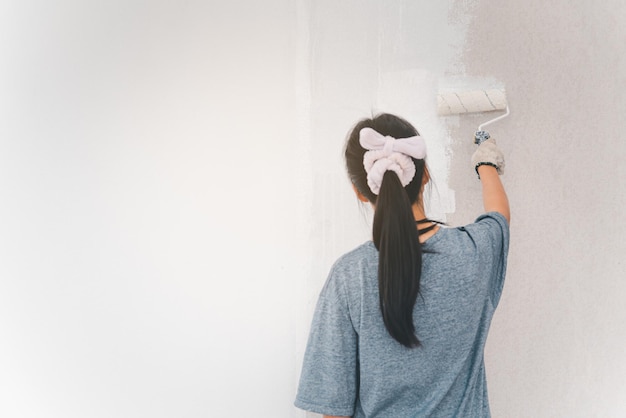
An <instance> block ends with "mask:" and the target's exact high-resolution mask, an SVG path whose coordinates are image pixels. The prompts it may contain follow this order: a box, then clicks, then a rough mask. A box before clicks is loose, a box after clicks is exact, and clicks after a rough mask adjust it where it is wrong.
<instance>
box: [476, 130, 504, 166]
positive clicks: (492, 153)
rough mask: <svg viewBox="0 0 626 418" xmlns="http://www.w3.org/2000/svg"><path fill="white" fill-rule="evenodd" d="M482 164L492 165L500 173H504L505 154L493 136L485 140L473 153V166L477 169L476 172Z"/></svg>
mask: <svg viewBox="0 0 626 418" xmlns="http://www.w3.org/2000/svg"><path fill="white" fill-rule="evenodd" d="M481 165H490V166H492V167H495V168H496V170H498V174H500V175H502V174H504V155H503V154H502V151H500V148H498V146H497V145H496V140H495V139H493V138H489V139H487V140H486V141H483V142H482V143H481V144H480V145H479V146H478V149H477V150H476V152H474V154H473V155H472V167H474V169H475V170H476V174H478V167H479V166H481Z"/></svg>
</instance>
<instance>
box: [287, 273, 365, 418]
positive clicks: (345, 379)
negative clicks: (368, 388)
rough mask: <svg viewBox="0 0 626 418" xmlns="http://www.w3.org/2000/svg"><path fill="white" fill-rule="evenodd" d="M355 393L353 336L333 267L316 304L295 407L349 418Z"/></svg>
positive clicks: (339, 281) (337, 277)
mask: <svg viewBox="0 0 626 418" xmlns="http://www.w3.org/2000/svg"><path fill="white" fill-rule="evenodd" d="M357 392H358V360H357V333H356V331H355V329H354V326H353V325H352V321H351V319H350V313H349V307H348V301H347V297H346V293H345V288H344V283H343V281H342V280H340V273H339V271H338V269H337V268H336V266H335V267H333V269H332V270H331V273H330V275H329V277H328V279H327V281H326V284H325V285H324V288H323V289H322V292H321V294H320V297H319V299H318V302H317V307H316V310H315V314H314V316H313V323H312V325H311V332H310V334H309V340H308V343H307V348H306V352H305V355H304V362H303V367H302V374H301V376H300V384H299V387H298V394H297V396H296V401H295V406H297V407H298V408H300V409H304V410H307V411H312V412H317V413H319V414H326V415H340V416H352V414H353V413H354V408H355V402H356V397H357Z"/></svg>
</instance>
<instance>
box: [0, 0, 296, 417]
mask: <svg viewBox="0 0 626 418" xmlns="http://www.w3.org/2000/svg"><path fill="white" fill-rule="evenodd" d="M295 17H296V13H295V8H294V6H293V5H292V3H291V2H290V1H288V0H282V1H281V0H275V1H274V0H271V1H269V2H262V3H259V2H251V1H247V2H222V3H220V4H219V6H217V5H216V4H215V3H214V2H203V1H195V2H194V1H190V2H173V1H139V0H133V1H128V0H124V1H113V2H98V1H54V2H51V1H3V2H1V3H0V54H1V55H0V61H1V63H0V149H1V151H0V196H1V199H2V204H0V219H1V220H2V221H1V223H0V225H1V226H0V258H1V262H0V335H1V337H0V338H1V340H0V416H2V417H7V418H10V417H133V418H136V417H206V416H261V417H264V416H290V415H293V414H294V412H293V407H292V405H291V403H292V399H293V391H294V386H295V350H294V338H295V323H294V320H293V315H292V313H293V311H294V304H295V303H296V301H295V299H294V298H293V297H291V295H293V294H294V293H295V290H294V289H295V285H296V284H297V277H299V276H301V275H302V274H301V270H303V264H304V263H303V262H301V261H299V260H300V259H301V258H302V254H303V253H304V252H303V251H300V250H299V239H298V236H299V231H300V229H301V228H302V226H301V225H300V224H301V218H302V216H303V215H301V213H302V212H303V211H302V209H301V208H302V206H303V205H302V203H301V198H300V197H298V196H299V195H300V194H301V193H303V191H300V190H298V185H299V179H300V178H301V177H302V176H303V174H302V172H301V168H300V167H299V165H298V161H294V160H292V159H291V158H292V156H293V155H294V154H296V153H297V152H298V150H299V145H298V129H297V123H296V122H295V121H296V117H297V111H296V106H295V103H296V99H295V92H294V91H295V89H294V78H295V77H294V71H295V70H294V68H295V64H294V61H295V60H294V56H295V45H294V42H295V41H294V40H295V30H296V29H295V28H296V23H295ZM272 414H274V415H272Z"/></svg>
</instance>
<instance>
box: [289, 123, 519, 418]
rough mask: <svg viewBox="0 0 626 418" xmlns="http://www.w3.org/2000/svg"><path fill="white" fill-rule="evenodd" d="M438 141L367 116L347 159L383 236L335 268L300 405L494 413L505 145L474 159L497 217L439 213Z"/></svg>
mask: <svg viewBox="0 0 626 418" xmlns="http://www.w3.org/2000/svg"><path fill="white" fill-rule="evenodd" d="M425 157H426V147H425V144H424V141H423V139H422V138H421V137H419V135H418V133H417V131H416V130H415V128H414V127H413V126H411V125H410V124H409V123H408V122H407V121H405V120H403V119H401V118H399V117H397V116H393V115H390V114H381V115H378V116H376V117H374V118H373V119H365V120H362V121H361V122H359V123H358V124H357V125H356V126H355V127H354V128H353V130H352V131H351V133H350V135H349V137H348V141H347V145H346V149H345V158H346V165H347V169H348V174H349V177H350V179H351V181H352V184H353V187H354V190H355V192H356V195H357V196H358V198H359V199H360V200H361V201H363V202H369V203H371V205H372V206H373V207H374V222H373V241H369V242H366V243H364V244H362V245H361V246H359V247H357V248H356V249H354V250H353V251H351V252H349V253H347V254H345V255H344V256H342V257H341V258H340V259H339V260H337V262H336V263H335V264H334V266H333V268H332V269H331V272H330V274H329V277H328V279H327V281H326V284H325V285H324V288H323V290H322V292H321V294H320V297H319V300H318V304H317V308H316V311H315V315H314V319H313V324H312V326H311V333H310V336H309V341H308V345H307V349H306V353H305V357H304V366H303V369H302V375H301V378H300V385H299V389H298V395H297V398H296V402H295V405H296V406H297V407H299V408H301V409H305V410H308V411H313V412H317V413H320V414H325V415H324V416H325V417H336V416H341V417H355V418H360V417H393V418H404V417H446V418H449V417H488V416H490V413H489V404H488V398H487V386H486V380H485V367H484V361H483V351H484V347H485V341H486V339H487V332H488V330H489V324H490V322H491V318H492V316H493V313H494V310H495V308H496V306H497V304H498V300H499V298H500V294H501V292H502V286H503V283H504V275H505V269H506V257H507V252H508V240H509V229H508V222H509V205H508V200H507V197H506V193H505V191H504V188H503V186H502V183H501V182H500V178H499V176H498V174H499V173H500V172H501V171H502V168H503V166H504V159H503V158H502V153H501V152H500V151H499V150H498V148H497V147H496V145H495V142H494V141H493V140H488V141H486V142H484V143H482V144H481V145H480V146H479V147H478V150H477V151H476V153H475V154H474V156H473V157H472V164H473V167H474V168H475V170H476V173H477V174H478V176H479V178H480V181H481V183H482V188H483V203H484V207H485V214H484V215H482V216H480V217H479V218H478V219H477V220H476V221H475V222H474V223H473V224H470V225H467V226H465V227H460V228H445V227H442V226H441V225H439V224H438V223H437V222H435V221H431V220H428V219H427V218H426V216H425V213H424V205H423V200H422V196H423V190H424V186H425V185H426V183H428V181H429V174H428V170H427V168H426V164H425V161H424V159H425Z"/></svg>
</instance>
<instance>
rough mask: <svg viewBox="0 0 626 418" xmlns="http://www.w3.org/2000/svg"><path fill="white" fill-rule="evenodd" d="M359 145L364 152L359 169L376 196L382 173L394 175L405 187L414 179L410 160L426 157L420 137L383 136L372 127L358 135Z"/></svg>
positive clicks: (424, 145) (362, 130)
mask: <svg viewBox="0 0 626 418" xmlns="http://www.w3.org/2000/svg"><path fill="white" fill-rule="evenodd" d="M359 143H360V144H361V146H362V147H363V148H365V149H366V150H368V151H367V152H366V153H365V155H364V156H363V166H364V167H365V171H366V172H367V184H368V186H369V187H370V189H371V190H372V192H373V193H374V194H376V195H378V193H379V192H380V185H381V184H382V181H383V176H384V175H385V172H386V171H393V172H395V173H396V174H397V175H398V178H399V179H400V183H402V186H403V187H405V186H406V185H408V184H409V183H410V182H411V180H413V177H414V176H415V164H414V163H413V160H412V159H411V157H412V158H415V159H423V158H425V157H426V143H425V142H424V139H423V138H422V137H420V136H412V137H409V138H399V139H395V138H393V137H391V136H383V135H381V134H380V133H378V132H376V131H375V130H374V129H372V128H363V129H361V131H360V132H359Z"/></svg>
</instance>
